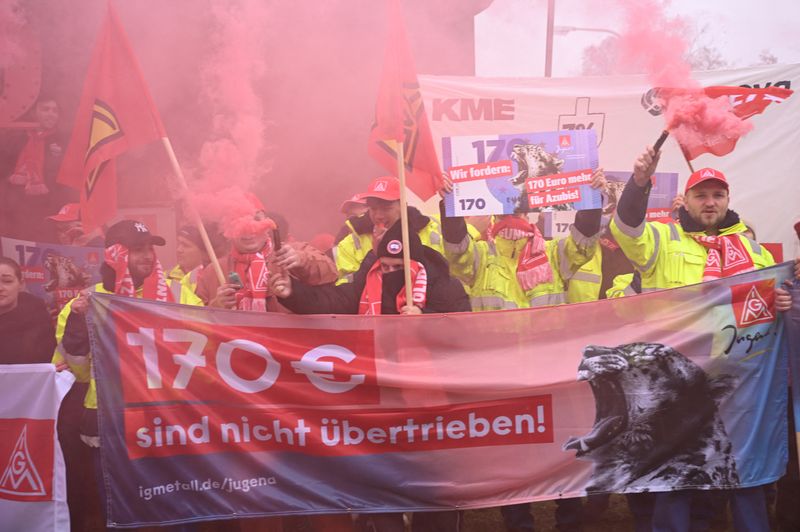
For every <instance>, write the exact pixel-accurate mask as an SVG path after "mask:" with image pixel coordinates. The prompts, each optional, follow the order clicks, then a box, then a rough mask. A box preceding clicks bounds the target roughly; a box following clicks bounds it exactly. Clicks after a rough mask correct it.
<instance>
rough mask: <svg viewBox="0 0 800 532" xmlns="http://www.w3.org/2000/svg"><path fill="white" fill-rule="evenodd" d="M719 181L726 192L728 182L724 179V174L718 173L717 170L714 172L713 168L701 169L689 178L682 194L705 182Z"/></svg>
mask: <svg viewBox="0 0 800 532" xmlns="http://www.w3.org/2000/svg"><path fill="white" fill-rule="evenodd" d="M712 180H713V181H719V182H720V183H722V186H724V187H725V190H728V180H727V179H725V174H723V173H722V172H720V171H719V170H714V169H713V168H701V169H700V170H698V171H696V172H695V173H693V174H692V175H690V176H689V181H687V182H686V189H685V190H684V194H685V193H686V192H689V189H690V188H692V187H696V186H697V185H699V184H700V183H705V182H706V181H712Z"/></svg>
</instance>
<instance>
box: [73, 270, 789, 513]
mask: <svg viewBox="0 0 800 532" xmlns="http://www.w3.org/2000/svg"><path fill="white" fill-rule="evenodd" d="M790 275H791V265H790V264H788V263H787V264H783V265H779V266H775V267H772V268H767V269H763V270H760V271H756V272H751V273H747V274H743V275H738V276H735V277H730V278H726V279H722V280H719V281H714V282H709V283H704V284H701V285H694V286H689V287H685V288H680V289H674V290H667V291H661V292H653V293H649V294H645V295H640V296H635V297H630V298H623V299H612V300H605V301H598V302H593V303H584V304H580V305H570V306H559V307H551V308H544V309H531V310H515V311H502V312H485V313H463V314H448V315H422V316H325V315H319V316H293V315H283V314H261V313H249V312H234V311H225V310H213V309H207V308H196V307H186V306H180V305H175V304H169V303H156V302H149V301H142V300H137V299H130V298H119V297H116V296H106V295H100V294H97V295H94V296H93V298H92V301H93V302H92V308H91V312H90V316H89V321H90V333H91V337H92V353H93V356H94V361H95V370H96V377H97V385H98V395H99V401H100V403H99V405H100V418H99V419H100V433H101V438H102V445H101V457H102V464H103V474H104V476H105V479H106V480H105V481H106V486H107V490H108V497H109V500H108V505H107V508H108V520H109V524H111V525H112V526H142V525H148V524H156V523H177V522H188V521H195V520H205V519H215V518H217V519H218V518H224V517H232V516H237V517H242V516H256V515H280V514H290V513H306V514H313V513H336V512H396V511H417V510H432V509H452V508H461V509H463V508H477V507H490V506H499V505H506V504H512V503H519V502H525V501H536V500H547V499H555V498H559V497H576V496H581V495H584V494H586V493H604V492H617V493H621V492H639V491H645V490H649V491H663V490H673V489H681V488H700V489H712V488H732V487H737V486H742V487H744V486H755V485H761V484H765V483H769V482H772V481H774V480H776V479H777V478H779V477H780V476H781V475H782V474H783V471H784V468H785V463H786V456H787V451H786V442H787V429H786V400H787V398H786V389H787V382H786V379H787V370H786V366H787V359H786V353H785V351H786V349H785V347H781V341H782V337H783V325H782V321H783V317H781V316H778V314H777V313H776V311H775V306H774V299H775V294H774V288H775V287H776V286H778V284H779V283H781V282H783V280H784V279H786V278H788V277H789V276H790Z"/></svg>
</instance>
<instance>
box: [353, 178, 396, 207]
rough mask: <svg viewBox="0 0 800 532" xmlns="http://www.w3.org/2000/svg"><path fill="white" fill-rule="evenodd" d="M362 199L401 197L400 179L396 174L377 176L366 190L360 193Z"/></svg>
mask: <svg viewBox="0 0 800 532" xmlns="http://www.w3.org/2000/svg"><path fill="white" fill-rule="evenodd" d="M359 196H360V197H361V199H364V200H365V199H367V198H378V199H382V200H386V201H398V200H399V199H400V181H399V180H398V179H397V178H396V177H394V176H382V177H376V178H375V179H373V180H372V182H371V183H370V184H369V187H367V191H366V192H362V193H361V194H359Z"/></svg>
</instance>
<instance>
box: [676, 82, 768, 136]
mask: <svg viewBox="0 0 800 532" xmlns="http://www.w3.org/2000/svg"><path fill="white" fill-rule="evenodd" d="M665 118H666V121H667V129H668V130H669V131H670V133H671V134H672V135H673V136H674V137H675V138H676V139H677V141H678V142H679V143H680V144H681V145H683V146H695V145H701V144H704V145H708V146H713V145H719V144H721V143H723V142H724V141H726V140H735V139H738V138H739V137H741V136H742V135H744V134H745V133H747V132H748V131H750V130H751V129H753V123H752V122H748V121H746V120H743V119H741V118H739V117H738V116H736V115H735V114H734V112H733V107H731V103H730V100H729V99H728V98H727V97H725V96H720V97H719V98H709V97H708V96H706V94H705V93H704V92H703V91H701V90H698V91H695V92H692V93H690V94H686V95H680V96H672V97H671V98H669V99H668V100H667V109H666V113H665Z"/></svg>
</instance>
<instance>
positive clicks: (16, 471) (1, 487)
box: [0, 418, 55, 502]
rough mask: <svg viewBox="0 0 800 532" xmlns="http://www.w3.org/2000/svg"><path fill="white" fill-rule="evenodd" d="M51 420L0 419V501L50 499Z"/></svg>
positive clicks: (51, 469)
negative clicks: (0, 471) (1, 468)
mask: <svg viewBox="0 0 800 532" xmlns="http://www.w3.org/2000/svg"><path fill="white" fill-rule="evenodd" d="M54 429H55V420H54V419H27V418H25V419H21V418H17V419H0V467H2V466H3V465H4V466H5V468H4V469H3V470H2V473H0V499H8V500H12V501H27V502H34V501H51V500H53V454H54V453H53V443H54V441H55V440H54V438H53V434H54Z"/></svg>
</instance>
